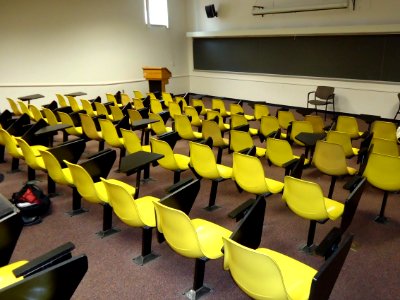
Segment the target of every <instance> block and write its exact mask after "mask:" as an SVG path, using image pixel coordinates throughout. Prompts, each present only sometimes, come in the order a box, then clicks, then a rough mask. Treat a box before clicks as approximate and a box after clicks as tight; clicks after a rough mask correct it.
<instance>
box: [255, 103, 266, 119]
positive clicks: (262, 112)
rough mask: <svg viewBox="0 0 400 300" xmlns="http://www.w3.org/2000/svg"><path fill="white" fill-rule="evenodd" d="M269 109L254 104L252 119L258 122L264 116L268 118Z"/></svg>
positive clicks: (264, 105)
mask: <svg viewBox="0 0 400 300" xmlns="http://www.w3.org/2000/svg"><path fill="white" fill-rule="evenodd" d="M269 114H270V112H269V107H268V106H267V105H266V104H259V103H256V104H254V117H255V119H256V120H260V119H261V118H262V117H264V116H269Z"/></svg>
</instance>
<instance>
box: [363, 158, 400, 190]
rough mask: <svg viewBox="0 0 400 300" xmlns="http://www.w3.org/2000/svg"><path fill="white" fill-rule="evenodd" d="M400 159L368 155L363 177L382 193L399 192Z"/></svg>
mask: <svg viewBox="0 0 400 300" xmlns="http://www.w3.org/2000/svg"><path fill="white" fill-rule="evenodd" d="M399 170H400V157H398V156H389V155H384V154H379V153H370V154H369V157H368V162H367V166H366V168H365V170H364V173H363V176H365V177H367V180H368V182H369V183H370V184H372V185H373V186H375V187H377V188H379V189H382V190H384V191H390V192H395V191H399V190H400V173H399Z"/></svg>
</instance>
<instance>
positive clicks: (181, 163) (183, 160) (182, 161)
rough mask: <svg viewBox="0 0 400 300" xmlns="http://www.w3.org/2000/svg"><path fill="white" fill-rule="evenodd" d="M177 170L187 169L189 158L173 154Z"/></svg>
mask: <svg viewBox="0 0 400 300" xmlns="http://www.w3.org/2000/svg"><path fill="white" fill-rule="evenodd" d="M174 157H175V161H176V164H177V165H178V168H179V170H187V169H189V162H190V157H189V156H186V155H183V154H174Z"/></svg>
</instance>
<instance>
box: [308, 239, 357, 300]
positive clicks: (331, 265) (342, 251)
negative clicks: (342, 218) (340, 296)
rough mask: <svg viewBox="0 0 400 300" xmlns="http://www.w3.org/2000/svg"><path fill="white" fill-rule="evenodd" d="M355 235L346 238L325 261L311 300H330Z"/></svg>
mask: <svg viewBox="0 0 400 300" xmlns="http://www.w3.org/2000/svg"><path fill="white" fill-rule="evenodd" d="M352 242H353V235H349V236H347V237H346V238H344V240H343V242H342V243H341V244H340V245H339V248H338V249H337V250H336V251H335V252H334V253H333V254H332V255H331V256H330V257H329V258H328V260H326V261H325V263H324V264H323V265H322V267H321V268H320V269H319V270H318V273H317V274H315V276H314V279H313V281H312V284H311V290H310V296H309V298H308V299H310V300H319V299H329V296H330V294H331V292H332V290H333V287H334V286H335V283H336V280H337V278H338V276H339V273H340V271H341V270H342V267H343V264H344V262H345V260H346V257H347V254H348V253H349V251H350V247H351V243H352Z"/></svg>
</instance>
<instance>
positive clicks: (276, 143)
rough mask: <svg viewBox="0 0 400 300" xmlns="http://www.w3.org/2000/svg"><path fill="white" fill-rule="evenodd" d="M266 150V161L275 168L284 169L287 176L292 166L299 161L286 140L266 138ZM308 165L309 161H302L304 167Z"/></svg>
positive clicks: (298, 157)
mask: <svg viewBox="0 0 400 300" xmlns="http://www.w3.org/2000/svg"><path fill="white" fill-rule="evenodd" d="M266 150H267V151H266V156H267V158H268V160H269V161H270V162H271V163H272V164H273V165H275V166H277V167H280V168H285V175H289V172H290V170H291V168H292V167H293V164H294V163H296V162H297V161H298V160H299V159H300V156H297V155H294V154H293V150H292V147H291V146H290V144H289V142H288V141H287V140H281V139H275V138H267V143H266ZM309 163H310V160H309V159H304V166H307V165H309Z"/></svg>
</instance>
